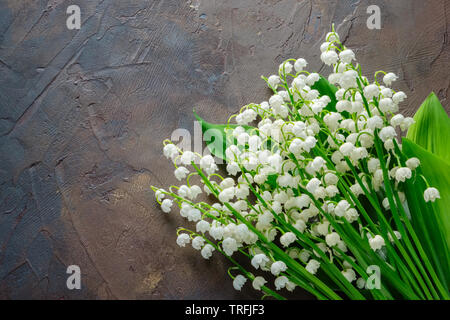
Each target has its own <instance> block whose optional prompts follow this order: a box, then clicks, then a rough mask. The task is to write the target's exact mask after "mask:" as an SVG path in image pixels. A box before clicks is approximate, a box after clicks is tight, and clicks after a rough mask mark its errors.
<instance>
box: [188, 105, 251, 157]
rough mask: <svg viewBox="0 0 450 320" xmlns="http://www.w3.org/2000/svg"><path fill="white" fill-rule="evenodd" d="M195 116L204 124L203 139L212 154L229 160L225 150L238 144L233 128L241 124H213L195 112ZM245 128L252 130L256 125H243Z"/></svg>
mask: <svg viewBox="0 0 450 320" xmlns="http://www.w3.org/2000/svg"><path fill="white" fill-rule="evenodd" d="M194 115H195V118H196V119H197V120H198V121H199V122H200V124H201V126H202V132H203V139H204V140H205V142H206V145H207V147H208V149H209V151H210V152H211V154H212V155H214V156H216V157H218V158H220V159H223V160H227V159H226V156H225V150H226V149H227V148H228V147H229V146H230V145H231V144H236V139H235V138H234V137H233V136H232V130H231V129H234V128H236V127H239V126H240V125H236V124H213V123H209V122H207V121H205V120H203V119H202V118H200V116H199V115H198V114H197V113H195V111H194ZM241 127H243V128H245V130H246V131H248V132H250V131H252V130H254V129H256V128H255V127H251V126H245V125H244V126H241Z"/></svg>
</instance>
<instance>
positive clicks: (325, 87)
mask: <svg viewBox="0 0 450 320" xmlns="http://www.w3.org/2000/svg"><path fill="white" fill-rule="evenodd" d="M311 88H312V89H315V90H317V91H319V93H320V95H321V96H329V97H330V99H331V102H330V103H329V104H328V105H327V107H326V109H327V110H329V111H336V103H337V99H336V95H335V94H336V91H337V88H336V87H335V86H333V85H332V84H331V83H329V82H328V80H327V79H325V78H324V77H322V76H320V79H319V81H317V82H316V83H314V85H313V86H312V87H311Z"/></svg>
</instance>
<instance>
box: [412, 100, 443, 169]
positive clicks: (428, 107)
mask: <svg viewBox="0 0 450 320" xmlns="http://www.w3.org/2000/svg"><path fill="white" fill-rule="evenodd" d="M414 120H415V121H416V123H415V124H413V125H412V126H411V127H410V128H409V130H408V134H407V135H406V137H407V138H408V139H410V140H412V141H413V142H415V143H417V144H418V145H419V146H421V147H423V148H425V149H426V150H428V151H430V152H431V153H434V154H436V155H437V156H439V157H441V158H442V159H444V160H445V161H447V162H448V163H450V118H449V117H448V115H447V113H446V112H445V110H444V108H443V107H442V105H441V103H440V102H439V99H438V97H437V96H436V95H435V94H434V93H433V92H432V93H431V94H430V95H429V96H428V98H427V99H426V100H425V101H424V102H423V103H422V105H421V106H420V108H419V110H417V112H416V114H415V115H414Z"/></svg>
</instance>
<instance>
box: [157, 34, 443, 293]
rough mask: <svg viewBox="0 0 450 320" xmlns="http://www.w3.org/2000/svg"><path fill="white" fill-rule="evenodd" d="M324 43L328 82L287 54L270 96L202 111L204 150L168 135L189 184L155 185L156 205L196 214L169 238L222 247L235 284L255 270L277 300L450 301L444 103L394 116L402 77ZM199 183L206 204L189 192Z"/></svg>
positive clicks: (205, 251) (336, 43)
mask: <svg viewBox="0 0 450 320" xmlns="http://www.w3.org/2000/svg"><path fill="white" fill-rule="evenodd" d="M320 49H321V51H322V54H321V59H322V61H323V62H324V63H325V64H326V65H328V66H331V67H332V73H331V74H330V75H329V77H328V80H326V79H325V78H323V77H321V76H320V75H319V74H317V73H309V72H307V71H306V70H305V67H306V66H307V62H306V61H305V60H304V59H297V60H295V59H289V60H286V61H285V62H283V63H282V64H281V65H280V67H279V69H278V75H271V76H270V77H268V78H265V77H263V79H264V80H265V81H266V82H267V84H268V86H269V87H270V89H271V90H273V95H272V96H271V97H270V99H269V100H268V102H266V101H264V102H262V103H260V104H249V105H246V106H244V107H243V108H242V109H241V110H240V112H239V113H238V114H235V115H233V116H231V117H230V119H229V121H228V124H223V125H214V124H211V123H208V122H206V121H204V120H203V119H201V118H200V117H198V116H197V115H196V117H197V119H198V120H199V121H200V122H201V124H202V129H203V131H207V130H213V131H214V132H215V134H214V136H215V139H214V141H211V142H210V143H208V147H209V149H210V151H211V154H212V155H205V156H202V155H199V154H197V153H194V152H191V151H189V150H181V149H180V148H178V147H177V146H176V145H175V144H173V142H171V141H169V140H166V141H165V142H164V145H165V146H164V155H165V156H166V157H167V158H168V159H170V160H171V161H172V162H173V164H174V166H175V176H176V178H177V179H178V180H183V179H186V184H183V185H181V186H170V187H169V188H168V190H167V191H166V190H165V189H160V188H156V187H152V189H153V190H154V191H155V195H156V199H157V201H158V203H160V204H161V208H162V210H163V211H164V212H167V213H168V212H170V211H171V210H172V207H173V206H174V203H175V204H176V206H178V207H179V211H180V215H181V216H182V217H184V218H186V219H187V220H188V221H191V222H194V223H196V225H195V230H190V229H189V228H184V227H181V228H179V229H178V232H177V233H178V238H177V244H178V245H180V246H182V247H184V246H185V245H186V244H188V243H191V244H192V247H193V248H194V249H196V250H199V251H200V253H201V255H202V256H203V258H205V259H209V258H210V257H211V256H212V254H213V253H214V252H215V251H217V252H219V253H221V254H223V255H225V256H226V257H227V258H228V259H229V260H230V261H231V263H232V264H233V266H232V267H230V269H229V272H228V273H229V275H230V277H231V278H232V279H233V286H234V288H235V289H236V290H241V288H242V286H244V285H245V283H246V282H247V281H249V282H251V285H252V286H253V288H254V289H256V290H262V291H263V292H264V296H272V297H274V298H277V299H284V297H283V295H282V291H281V290H282V289H286V290H288V291H293V290H295V289H296V288H298V287H301V288H303V289H304V290H307V291H308V292H310V293H311V294H313V295H314V296H316V297H317V298H318V299H343V298H349V299H397V298H404V299H449V297H450V295H449V290H448V286H449V277H450V272H449V261H450V254H449V250H448V247H449V244H450V241H449V230H450V228H449V216H448V214H447V213H446V210H448V208H449V207H450V205H449V204H448V201H449V198H450V197H449V196H450V194H449V189H448V188H449V181H450V178H449V172H450V171H449V159H450V157H449V155H448V150H449V148H448V141H449V140H448V139H447V138H448V136H449V132H450V130H449V128H450V124H449V121H448V117H447V115H446V113H445V111H444V110H443V108H442V106H440V103H439V101H438V100H437V98H436V96H434V95H431V96H430V97H429V98H428V99H427V101H426V102H425V103H424V105H423V106H422V107H421V108H420V110H419V112H418V113H417V115H416V116H415V118H414V119H413V118H410V117H404V116H403V115H401V114H398V113H397V112H398V110H399V107H398V106H399V104H400V103H402V102H403V101H404V100H405V98H406V95H405V93H403V92H401V91H397V92H396V91H395V90H393V89H392V88H391V84H392V83H393V82H394V81H395V80H396V79H397V76H396V75H395V74H393V73H385V72H383V71H378V72H376V73H375V75H374V82H372V83H371V82H369V80H368V79H367V78H366V77H365V76H363V74H362V70H361V66H360V65H359V64H357V63H356V62H355V54H354V52H353V51H352V50H350V49H348V48H346V47H345V46H344V45H343V44H342V43H341V42H340V40H339V36H338V34H337V33H336V32H335V31H334V28H333V30H332V32H330V33H328V34H327V36H326V42H325V43H323V44H322V46H321V48H320ZM381 76H382V81H383V85H382V84H380V82H379V81H378V80H379V78H380V77H381ZM430 119H435V120H433V121H434V123H431V124H430ZM232 120H234V121H236V123H237V124H232V123H231V121H232ZM415 122H416V123H415ZM256 123H257V124H256ZM251 124H255V126H252V125H251ZM434 126H436V127H437V128H439V130H440V131H439V132H438V133H437V134H434V133H430V132H431V131H433V130H435V129H433V127H434ZM408 129H409V132H408V137H409V138H410V139H406V138H404V139H403V140H402V141H400V140H398V139H397V134H398V133H399V132H400V131H407V130H408ZM433 132H434V131H433ZM400 142H401V143H400ZM419 145H420V146H419ZM213 156H215V157H213ZM218 159H223V160H224V161H225V163H226V171H227V173H228V176H222V175H221V174H220V170H219V169H218V165H217V162H218V161H217V160H218ZM194 177H196V179H198V181H199V182H198V183H199V184H200V185H196V184H194V183H193V182H192V180H193V178H194ZM202 192H205V193H206V194H208V195H210V199H214V201H212V203H207V202H204V201H202V202H195V200H196V198H197V197H198V195H199V194H200V193H202ZM441 198H442V199H441ZM237 254H240V255H243V256H245V257H247V258H248V259H249V260H250V261H251V267H249V268H251V270H249V269H248V268H247V269H246V268H245V267H244V266H242V265H241V264H239V263H238V262H237V261H236V259H235V258H234V256H235V255H237Z"/></svg>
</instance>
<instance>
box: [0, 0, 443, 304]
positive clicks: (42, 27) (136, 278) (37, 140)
mask: <svg viewBox="0 0 450 320" xmlns="http://www.w3.org/2000/svg"><path fill="white" fill-rule="evenodd" d="M71 4H78V5H79V6H80V7H81V12H82V26H81V29H80V30H68V29H67V28H66V18H67V14H66V8H67V6H69V5H71ZM369 4H377V5H379V6H380V8H381V12H382V29H381V30H369V29H368V28H367V27H366V19H367V17H368V15H367V13H366V8H367V6H368V5H369ZM449 10H450V3H449V2H448V1H446V0H430V1H422V0H396V1H387V0H386V1H379V0H373V1H364V0H361V1H355V0H339V1H338V0H334V1H329V0H317V1H294V0H285V1H275V0H265V1H262V0H260V1H257V0H246V1H216V0H211V1H203V0H194V1H174V0H172V1H170V0H167V1H144V0H126V1H113V0H103V1H100V0H89V1H88V0H73V1H65V0H50V1H44V0H0V298H4V299H17V298H47V299H78V298H92V299H184V298H191V299H197V298H198V299H221V298H230V299H234V298H258V297H259V296H260V295H259V293H256V292H254V291H253V290H250V289H246V290H243V292H241V293H237V292H235V291H234V290H233V288H232V285H231V281H230V280H229V279H228V278H227V276H226V269H227V268H228V267H229V264H228V262H226V261H225V260H224V259H223V258H221V257H219V256H217V255H215V256H214V258H213V259H211V261H205V260H203V259H201V258H200V257H199V255H198V253H197V252H194V250H192V249H181V248H178V247H177V246H176V244H175V239H176V235H175V229H176V227H177V226H180V225H183V224H184V222H183V221H182V220H181V219H179V218H177V217H176V215H165V214H162V212H161V211H160V210H159V208H158V207H157V206H156V202H155V201H154V198H153V194H152V192H151V190H150V189H149V186H150V185H152V184H154V185H158V186H166V185H168V184H169V183H176V180H175V179H174V177H173V176H172V168H171V165H170V164H169V163H168V162H167V161H166V160H165V159H164V158H163V156H162V154H161V141H162V140H163V139H165V138H167V137H170V135H171V133H172V132H173V130H175V129H176V128H186V129H189V130H191V131H193V120H194V117H193V115H192V108H193V107H196V110H197V111H198V112H199V113H200V114H201V115H203V116H204V117H205V118H206V119H208V120H212V121H215V122H222V121H225V120H226V118H227V116H229V115H230V114H231V113H232V112H235V111H237V110H238V109H239V108H240V107H241V106H242V105H244V104H247V103H250V102H260V101H262V100H265V99H267V98H268V95H269V91H268V90H267V88H265V86H264V83H263V81H262V80H260V76H261V75H263V74H264V75H269V74H270V73H271V72H273V71H274V70H275V68H276V66H277V65H278V64H279V63H280V62H281V61H282V60H283V59H285V58H291V57H294V58H297V57H300V56H303V57H305V58H307V59H308V61H309V62H310V67H311V68H310V69H311V70H316V71H321V72H323V73H325V74H326V75H327V74H328V72H329V71H328V69H327V68H326V67H324V66H323V65H322V64H321V63H320V60H319V55H318V52H319V50H318V47H319V45H320V43H321V41H323V37H324V34H325V33H326V32H327V31H328V30H329V28H330V25H331V23H332V22H334V23H335V24H336V26H337V28H338V31H339V33H340V34H341V38H342V39H344V41H345V44H346V45H347V46H349V47H351V48H353V49H354V50H355V51H356V53H357V56H358V59H359V61H360V62H361V63H362V64H363V66H364V71H365V73H366V74H367V75H369V77H370V75H371V74H373V72H374V71H376V70H379V69H384V70H388V71H393V72H395V73H397V74H398V75H399V77H400V80H399V81H398V83H397V87H398V88H399V89H401V90H404V91H405V92H406V93H407V94H408V96H409V99H408V101H407V103H405V104H403V107H402V108H403V111H404V113H405V114H408V115H412V114H413V113H414V112H415V110H416V109H417V108H418V106H419V104H420V102H421V101H422V100H423V99H424V98H425V97H426V96H427V95H428V93H429V92H430V91H432V90H433V91H435V92H436V93H437V94H438V96H439V98H440V99H441V101H442V103H443V104H444V106H445V108H446V110H447V111H448V110H450V109H449V101H448V99H447V95H448V89H449V86H450V74H449V66H450V47H449V39H448V30H449V26H448V23H447V19H448V17H447V15H448V14H449V13H450V11H449ZM72 264H75V265H79V266H80V267H81V271H82V289H81V290H73V291H70V290H68V289H67V288H66V278H67V275H66V273H65V272H66V268H67V266H68V265H72ZM247 287H248V286H247ZM295 297H296V298H300V299H301V298H306V297H308V296H307V295H305V294H303V293H302V292H298V293H297V295H296V296H295Z"/></svg>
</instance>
